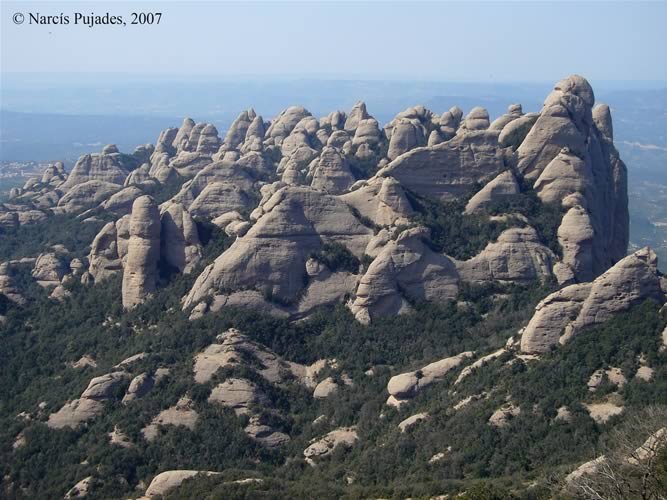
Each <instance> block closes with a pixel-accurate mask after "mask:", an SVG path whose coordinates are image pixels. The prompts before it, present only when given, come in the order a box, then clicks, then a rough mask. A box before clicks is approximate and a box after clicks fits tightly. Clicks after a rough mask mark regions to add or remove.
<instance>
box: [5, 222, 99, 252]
mask: <svg viewBox="0 0 667 500" xmlns="http://www.w3.org/2000/svg"><path fill="white" fill-rule="evenodd" d="M103 225H104V221H97V222H86V223H82V222H81V219H79V218H77V217H75V216H73V215H53V216H50V217H49V218H48V219H46V220H45V221H43V222H38V223H35V224H29V225H27V226H21V227H20V228H0V262H5V261H7V260H11V259H20V258H21V257H26V256H36V255H38V254H39V253H41V252H43V251H45V250H47V249H48V247H50V246H52V245H55V244H61V245H64V246H65V247H66V248H67V249H68V250H70V251H71V252H72V253H73V255H74V256H75V257H83V256H84V255H85V254H86V253H87V251H88V248H89V245H90V242H91V241H93V239H94V238H95V235H96V234H97V233H98V232H99V230H100V229H101V228H102V226H103Z"/></svg>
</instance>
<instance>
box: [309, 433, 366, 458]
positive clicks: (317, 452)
mask: <svg viewBox="0 0 667 500" xmlns="http://www.w3.org/2000/svg"><path fill="white" fill-rule="evenodd" d="M358 439H359V435H358V433H357V429H356V427H341V428H339V429H336V430H333V431H331V432H329V433H328V434H326V435H325V436H323V437H321V438H316V439H314V440H313V441H312V442H311V444H310V446H308V448H306V449H305V450H303V456H304V457H305V459H306V462H308V463H309V464H310V465H316V463H317V462H316V460H318V459H321V458H324V457H326V456H328V455H330V454H331V453H333V451H334V450H335V449H336V448H338V447H340V446H342V447H344V448H350V447H352V446H353V445H354V443H355V442H356V441H357V440H358Z"/></svg>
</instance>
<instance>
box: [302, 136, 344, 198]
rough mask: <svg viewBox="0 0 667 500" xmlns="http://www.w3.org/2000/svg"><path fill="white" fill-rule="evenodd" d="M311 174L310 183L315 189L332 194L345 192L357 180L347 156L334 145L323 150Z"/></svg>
mask: <svg viewBox="0 0 667 500" xmlns="http://www.w3.org/2000/svg"><path fill="white" fill-rule="evenodd" d="M310 175H311V176H312V179H313V180H312V182H311V184H310V185H311V186H312V187H313V188H314V189H319V190H321V191H325V192H327V193H331V194H340V193H344V192H345V191H347V190H348V189H349V188H350V186H352V184H354V181H355V178H354V176H353V175H352V172H351V171H350V168H349V166H348V164H347V160H346V159H345V157H344V156H343V155H342V154H341V153H340V152H339V151H338V150H337V149H335V148H332V147H325V148H324V149H323V150H322V153H321V154H320V157H319V159H318V160H317V162H316V163H315V165H314V166H313V167H312V172H311V174H310Z"/></svg>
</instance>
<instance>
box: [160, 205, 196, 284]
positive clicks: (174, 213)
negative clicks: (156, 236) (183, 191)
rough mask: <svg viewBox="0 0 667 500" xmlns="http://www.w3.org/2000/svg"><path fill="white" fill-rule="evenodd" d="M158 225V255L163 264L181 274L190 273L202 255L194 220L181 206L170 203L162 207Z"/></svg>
mask: <svg viewBox="0 0 667 500" xmlns="http://www.w3.org/2000/svg"><path fill="white" fill-rule="evenodd" d="M160 224H161V229H160V255H161V258H162V260H163V262H164V263H165V264H167V265H169V266H170V267H172V268H174V269H177V270H178V271H179V272H181V273H184V274H188V273H190V272H191V271H192V269H194V267H195V266H196V265H197V264H198V263H199V261H200V259H201V255H202V253H201V252H202V245H201V243H200V241H199V232H198V230H197V225H196V224H195V221H194V219H193V218H192V216H191V215H190V213H189V212H188V211H187V210H186V209H185V207H183V205H182V204H180V203H177V202H170V203H168V204H167V205H166V206H163V207H162V210H161V217H160Z"/></svg>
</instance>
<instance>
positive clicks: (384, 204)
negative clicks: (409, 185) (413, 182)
mask: <svg viewBox="0 0 667 500" xmlns="http://www.w3.org/2000/svg"><path fill="white" fill-rule="evenodd" d="M360 182H361V185H360V186H359V187H358V188H357V189H355V190H353V191H352V192H351V193H348V194H345V195H343V196H342V197H341V199H342V200H344V201H345V202H346V203H347V204H349V205H350V206H352V207H354V208H355V209H356V210H358V211H359V213H360V214H361V215H362V216H364V217H367V218H368V219H370V220H372V221H373V222H374V223H375V224H378V225H380V226H392V225H400V224H406V223H407V222H408V220H409V218H410V217H411V216H412V215H413V214H414V210H413V209H412V205H411V204H410V201H409V200H408V198H407V196H406V195H405V191H404V190H403V187H402V186H401V184H400V183H399V182H398V181H397V180H396V179H394V178H393V177H374V178H372V179H370V180H368V181H360ZM355 186H357V184H355Z"/></svg>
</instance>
